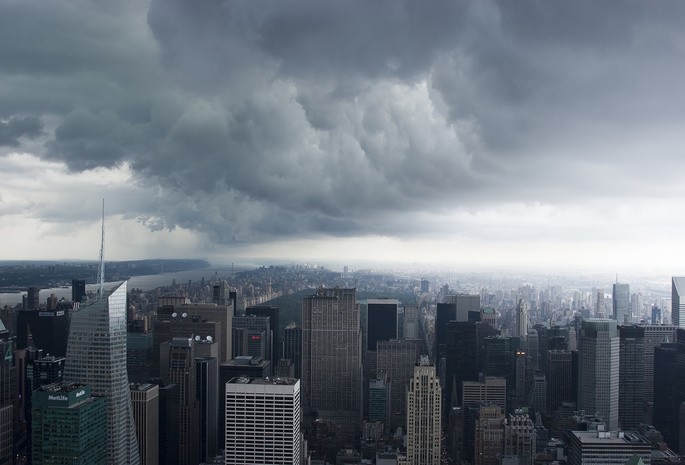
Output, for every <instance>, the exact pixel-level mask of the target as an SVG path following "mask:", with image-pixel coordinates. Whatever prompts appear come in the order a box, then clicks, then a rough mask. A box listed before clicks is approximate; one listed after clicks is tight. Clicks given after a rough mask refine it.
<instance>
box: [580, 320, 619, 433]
mask: <svg viewBox="0 0 685 465" xmlns="http://www.w3.org/2000/svg"><path fill="white" fill-rule="evenodd" d="M578 358H579V360H578V408H579V409H580V410H585V411H586V412H598V413H599V415H600V416H601V417H602V419H603V420H604V422H605V423H606V425H607V428H608V429H610V430H616V429H617V428H618V371H619V338H618V331H617V329H616V321H615V320H609V319H599V318H594V319H589V320H585V321H583V322H582V326H581V330H580V345H579V347H578Z"/></svg>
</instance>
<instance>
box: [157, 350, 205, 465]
mask: <svg viewBox="0 0 685 465" xmlns="http://www.w3.org/2000/svg"><path fill="white" fill-rule="evenodd" d="M193 348H194V341H193V339H191V338H182V337H175V338H173V339H172V340H171V341H170V342H166V343H163V344H162V345H161V347H160V351H162V353H163V354H164V353H166V354H168V365H167V364H166V363H165V365H166V367H167V370H168V372H167V373H165V374H167V376H168V379H169V381H171V382H172V383H174V384H177V385H178V388H179V401H180V404H179V405H180V406H179V409H178V422H179V431H178V463H179V465H197V464H198V463H199V447H198V442H199V441H198V439H199V435H198V431H199V412H198V400H197V394H196V380H195V377H196V368H195V358H194V354H193ZM167 376H162V377H163V378H167Z"/></svg>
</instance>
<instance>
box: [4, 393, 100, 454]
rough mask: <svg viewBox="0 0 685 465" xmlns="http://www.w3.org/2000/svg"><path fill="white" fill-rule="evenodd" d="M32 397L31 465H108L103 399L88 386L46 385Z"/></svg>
mask: <svg viewBox="0 0 685 465" xmlns="http://www.w3.org/2000/svg"><path fill="white" fill-rule="evenodd" d="M32 398H33V408H32V415H31V416H32V420H33V421H32V423H31V429H32V431H31V433H32V434H31V437H32V438H33V441H32V454H31V455H32V458H33V463H36V464H38V463H45V464H47V463H55V464H57V463H70V464H79V465H105V464H107V463H108V461H107V431H108V430H107V399H105V398H104V397H91V388H90V385H88V384H67V385H59V384H48V385H47V386H44V387H42V388H41V389H39V390H36V391H33V395H32ZM8 463H11V462H8Z"/></svg>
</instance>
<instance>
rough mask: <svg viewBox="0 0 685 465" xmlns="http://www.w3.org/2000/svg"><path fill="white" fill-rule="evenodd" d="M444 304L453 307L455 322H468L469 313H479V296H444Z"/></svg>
mask: <svg viewBox="0 0 685 465" xmlns="http://www.w3.org/2000/svg"><path fill="white" fill-rule="evenodd" d="M445 302H448V303H453V304H454V305H455V311H456V318H455V319H456V320H457V321H469V312H478V313H480V294H477V295H470V294H454V295H446V296H445Z"/></svg>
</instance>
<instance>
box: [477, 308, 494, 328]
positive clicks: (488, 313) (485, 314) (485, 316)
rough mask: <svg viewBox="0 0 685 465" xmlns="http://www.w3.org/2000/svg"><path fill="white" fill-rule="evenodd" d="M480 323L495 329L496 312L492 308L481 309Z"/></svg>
mask: <svg viewBox="0 0 685 465" xmlns="http://www.w3.org/2000/svg"><path fill="white" fill-rule="evenodd" d="M480 321H481V322H483V323H487V324H489V325H490V326H492V327H493V328H497V312H496V311H495V309H494V308H492V307H485V308H481V309H480Z"/></svg>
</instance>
